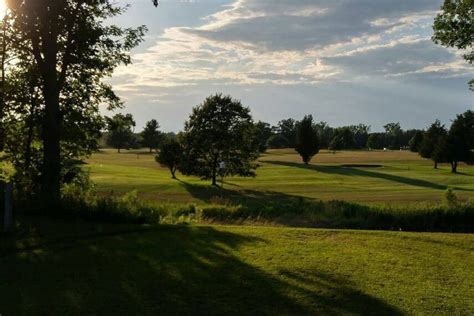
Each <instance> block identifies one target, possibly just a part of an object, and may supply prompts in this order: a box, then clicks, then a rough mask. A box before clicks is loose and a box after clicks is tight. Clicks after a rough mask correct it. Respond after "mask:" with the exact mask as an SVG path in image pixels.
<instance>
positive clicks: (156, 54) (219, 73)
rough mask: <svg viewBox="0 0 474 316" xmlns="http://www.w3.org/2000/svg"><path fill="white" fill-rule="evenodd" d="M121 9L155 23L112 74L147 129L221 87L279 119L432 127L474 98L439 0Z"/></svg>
mask: <svg viewBox="0 0 474 316" xmlns="http://www.w3.org/2000/svg"><path fill="white" fill-rule="evenodd" d="M117 1H118V3H120V4H127V3H129V4H130V7H129V9H128V11H127V12H126V13H125V14H123V15H122V16H120V17H118V18H116V19H115V20H113V21H112V22H113V23H116V24H118V25H120V26H128V27H130V26H138V25H142V24H144V25H146V26H147V27H148V29H149V31H148V33H147V35H146V38H145V41H144V42H143V43H142V44H141V45H140V47H138V48H136V49H134V50H133V52H132V57H133V64H132V65H129V66H127V67H120V68H118V69H117V70H116V72H115V74H114V75H113V77H112V78H111V79H110V80H109V81H110V83H111V84H112V85H113V87H114V89H115V91H116V92H117V93H118V94H119V96H120V97H121V98H122V99H123V101H124V104H125V108H124V109H122V110H120V112H126V113H132V114H133V115H134V117H135V118H136V121H137V126H138V128H139V129H140V128H141V127H142V126H143V125H144V124H145V122H146V121H148V120H150V119H152V118H154V119H157V120H158V121H159V122H160V125H161V127H162V130H164V131H179V130H181V129H182V128H183V124H184V121H185V120H186V119H187V118H188V116H189V114H190V112H191V109H192V108H193V107H195V106H196V105H199V104H200V103H201V102H202V101H203V100H204V99H205V98H206V97H207V96H209V95H211V94H214V93H218V92H220V93H224V94H230V95H231V96H232V97H234V98H235V99H238V100H240V101H241V102H242V104H243V105H245V106H248V107H250V109H251V112H252V114H253V117H254V119H255V120H256V121H258V120H262V121H266V122H269V123H271V124H276V123H277V122H278V121H279V120H281V119H284V118H289V117H292V118H295V119H301V118H302V117H303V116H304V115H305V114H312V115H313V117H314V119H315V120H316V121H325V122H328V123H329V124H330V125H331V126H342V125H350V124H358V123H365V124H368V125H370V126H372V131H380V130H382V128H383V125H385V124H386V123H388V122H400V123H401V125H402V127H403V128H406V129H408V128H425V127H427V126H428V125H429V124H431V123H432V122H433V121H434V120H436V119H440V120H441V121H442V122H443V123H445V124H448V125H449V123H450V122H451V120H452V119H453V118H454V117H455V115H456V114H458V113H462V112H464V111H466V110H468V109H474V93H473V92H471V91H469V89H468V85H467V82H468V81H469V80H470V79H472V78H473V77H474V71H473V69H474V68H473V66H472V65H469V64H468V63H467V62H465V61H464V60H463V58H462V53H463V52H460V51H457V50H455V49H446V48H444V47H442V46H438V45H435V44H434V43H433V42H432V41H431V39H430V38H431V35H432V32H433V31H432V24H433V19H434V17H435V16H436V14H437V12H438V10H439V8H440V7H441V4H442V0H397V1H393V0H161V2H160V5H159V7H158V8H156V9H155V8H154V7H153V6H152V3H151V1H150V0H133V1H132V0H117Z"/></svg>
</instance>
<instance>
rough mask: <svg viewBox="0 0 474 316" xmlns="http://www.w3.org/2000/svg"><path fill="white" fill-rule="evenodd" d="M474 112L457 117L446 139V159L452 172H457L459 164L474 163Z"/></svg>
mask: <svg viewBox="0 0 474 316" xmlns="http://www.w3.org/2000/svg"><path fill="white" fill-rule="evenodd" d="M473 149H474V111H470V110H469V111H467V112H465V113H463V114H460V115H458V116H457V117H456V119H455V120H454V121H453V124H452V125H451V128H450V129H449V133H448V136H447V138H446V157H447V161H449V162H450V163H451V171H452V172H453V173H456V172H457V168H458V164H459V162H465V163H472V162H474V153H473Z"/></svg>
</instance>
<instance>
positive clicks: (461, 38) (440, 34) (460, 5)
mask: <svg viewBox="0 0 474 316" xmlns="http://www.w3.org/2000/svg"><path fill="white" fill-rule="evenodd" d="M441 10H442V12H441V13H440V14H438V16H437V17H436V18H435V21H434V25H433V30H434V34H433V37H432V39H433V41H434V42H435V43H436V44H441V45H443V46H446V47H456V48H458V49H461V50H467V53H466V54H465V55H464V59H465V60H466V61H467V62H469V63H470V64H472V63H473V62H474V51H473V50H472V46H473V43H474V36H472V34H474V18H473V16H474V0H445V1H444V4H443V6H442V7H441ZM469 85H470V87H471V90H473V89H474V80H471V81H470V83H469Z"/></svg>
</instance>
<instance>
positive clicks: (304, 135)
mask: <svg viewBox="0 0 474 316" xmlns="http://www.w3.org/2000/svg"><path fill="white" fill-rule="evenodd" d="M295 149H296V151H297V152H298V153H299V154H300V156H301V159H303V162H304V163H305V164H306V165H307V164H308V163H309V162H310V161H311V159H312V158H313V156H314V155H316V154H317V153H318V152H319V138H318V131H317V130H316V128H315V126H313V117H312V116H311V115H306V116H305V117H304V118H303V120H301V121H300V122H299V124H298V127H297V130H296V147H295Z"/></svg>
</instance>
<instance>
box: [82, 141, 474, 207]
mask: <svg viewBox="0 0 474 316" xmlns="http://www.w3.org/2000/svg"><path fill="white" fill-rule="evenodd" d="M259 163H260V165H261V167H260V169H258V172H257V177H256V178H228V179H225V183H224V188H225V189H226V190H225V191H221V192H220V193H218V194H216V191H215V190H213V189H212V188H210V186H209V183H208V181H201V180H199V179H197V178H194V177H184V176H180V177H179V178H180V179H179V181H176V180H172V179H171V177H170V174H169V171H168V170H167V169H166V168H161V167H160V166H158V164H157V163H156V162H155V161H154V157H153V155H150V154H147V153H146V152H143V151H137V152H134V151H132V152H126V153H122V154H117V153H116V152H115V151H113V150H104V151H102V152H100V153H98V154H95V155H93V157H92V158H91V159H90V160H89V161H88V166H87V167H86V168H88V170H90V173H91V175H92V179H93V180H94V181H95V182H96V183H97V185H98V190H99V192H100V193H101V194H103V195H108V194H110V193H111V192H114V194H123V193H126V192H129V191H132V190H135V189H138V190H139V195H140V196H141V197H142V198H144V199H146V200H149V201H156V202H167V203H195V204H209V202H210V200H212V199H218V200H219V199H220V200H229V201H230V202H236V203H239V202H241V200H242V198H244V199H245V197H246V196H248V195H249V194H248V193H251V192H253V193H255V194H257V195H258V194H265V195H279V196H281V197H283V198H285V197H286V198H293V197H303V198H306V199H311V200H325V201H327V200H344V201H348V202H356V203H359V204H364V205H390V206H397V205H407V204H409V205H413V204H432V205H434V204H439V202H440V200H441V199H442V195H443V192H444V191H445V190H446V189H447V188H448V187H450V188H453V189H454V190H455V191H456V194H457V195H458V196H459V197H460V198H461V199H462V200H468V199H472V198H474V167H473V166H465V165H462V166H460V168H459V170H460V172H462V173H461V174H451V172H450V169H449V166H448V165H441V167H440V169H439V170H434V169H433V167H432V164H431V162H430V161H428V160H424V159H421V158H420V157H418V155H416V154H414V153H411V152H405V151H403V152H399V151H393V152H391V151H388V152H381V151H376V152H365V151H354V152H337V153H335V154H333V153H332V152H328V151H322V152H321V153H320V154H318V155H317V156H316V157H315V158H314V159H313V162H312V164H311V165H309V166H304V165H303V164H301V161H300V158H299V156H298V155H297V154H296V153H295V152H294V151H292V150H273V151H270V152H268V153H266V154H264V155H263V156H262V157H261V158H260V160H259ZM360 165H362V167H358V166H360ZM226 192H227V193H226ZM239 195H240V198H238V196H239Z"/></svg>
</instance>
